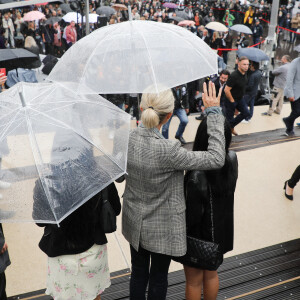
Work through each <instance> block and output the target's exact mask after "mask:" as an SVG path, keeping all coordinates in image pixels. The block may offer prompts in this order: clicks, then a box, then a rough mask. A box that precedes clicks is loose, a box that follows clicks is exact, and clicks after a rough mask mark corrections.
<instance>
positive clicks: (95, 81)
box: [47, 21, 218, 94]
mask: <svg viewBox="0 0 300 300" xmlns="http://www.w3.org/2000/svg"><path fill="white" fill-rule="evenodd" d="M217 72H218V68H217V55H216V54H215V53H214V52H213V50H212V49H211V48H210V47H209V46H208V45H207V44H206V43H205V42H203V41H202V40H201V39H199V38H198V37H197V36H196V35H195V34H193V33H191V32H190V31H188V30H186V29H183V28H181V27H179V26H176V25H173V24H165V23H157V22H152V21H128V22H122V23H119V24H115V25H109V26H105V27H102V28H100V29H98V30H95V31H94V32H93V33H91V34H89V35H88V36H86V37H84V38H83V39H81V40H80V41H78V42H77V43H75V44H74V45H73V46H72V47H71V48H70V49H69V50H68V51H67V52H66V53H65V54H64V55H63V56H62V58H61V59H60V61H59V62H58V63H57V64H56V65H55V67H54V68H53V70H52V72H51V73H50V74H49V76H48V78H47V80H50V81H56V82H63V84H64V85H66V86H69V87H70V88H72V89H73V90H77V91H78V92H80V93H95V92H97V93H102V94H110V93H114V94H122V93H143V92H145V90H146V89H147V91H148V92H159V91H162V90H164V89H167V88H171V87H174V86H177V85H180V84H183V83H187V82H190V81H193V80H196V79H199V78H203V77H205V76H208V75H211V74H216V73H217Z"/></svg>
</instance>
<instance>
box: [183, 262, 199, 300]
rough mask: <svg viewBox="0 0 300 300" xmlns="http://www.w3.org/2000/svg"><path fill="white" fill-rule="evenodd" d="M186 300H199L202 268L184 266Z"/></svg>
mask: <svg viewBox="0 0 300 300" xmlns="http://www.w3.org/2000/svg"><path fill="white" fill-rule="evenodd" d="M184 273H185V278H186V283H185V298H186V300H201V290H202V283H203V270H201V269H196V268H192V267H188V266H184Z"/></svg>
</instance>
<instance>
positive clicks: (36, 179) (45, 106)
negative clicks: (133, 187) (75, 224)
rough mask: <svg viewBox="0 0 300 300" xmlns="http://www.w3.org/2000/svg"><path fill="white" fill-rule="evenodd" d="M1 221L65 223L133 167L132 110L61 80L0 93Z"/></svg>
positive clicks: (27, 85)
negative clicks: (129, 149)
mask: <svg viewBox="0 0 300 300" xmlns="http://www.w3.org/2000/svg"><path fill="white" fill-rule="evenodd" d="M0 120H1V121H0V155H1V158H2V163H1V169H0V176H1V181H2V182H3V181H4V182H8V183H10V186H7V189H5V190H1V194H2V199H1V200H0V221H1V222H42V223H59V222H61V221H62V220H63V219H64V218H65V217H67V216H68V215H69V214H70V213H72V212H73V211H74V210H75V209H76V208H78V207H79V206H80V205H82V204H83V203H85V202H86V201H87V200H89V199H90V198H91V197H92V196H94V195H96V194H97V193H98V192H99V191H101V190H102V189H103V188H105V187H106V186H107V185H109V184H110V183H111V182H113V181H114V180H115V179H117V178H119V177H120V176H121V175H123V174H124V173H125V172H126V164H127V144H128V137H129V129H130V116H129V115H128V114H126V113H125V112H123V111H122V110H120V109H119V108H117V107H116V106H115V105H113V104H111V103H110V102H108V101H107V100H105V99H104V98H102V97H100V96H98V95H77V94H75V93H74V92H72V91H70V90H68V89H66V88H64V87H62V86H59V85H56V84H53V83H38V84H37V83H34V84H32V83H24V82H20V83H18V84H16V85H15V86H14V87H12V88H10V89H9V90H7V91H5V92H3V93H1V94H0Z"/></svg>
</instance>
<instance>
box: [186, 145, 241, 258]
mask: <svg viewBox="0 0 300 300" xmlns="http://www.w3.org/2000/svg"><path fill="white" fill-rule="evenodd" d="M237 177H238V162H237V157H236V154H235V152H233V151H229V153H228V154H227V155H226V163H225V165H224V167H223V168H222V169H219V170H212V171H191V172H188V173H187V174H186V176H185V195H186V222H187V235H189V236H193V237H196V238H201V239H204V240H208V241H212V224H211V207H210V192H209V187H208V183H209V185H210V187H211V191H212V203H213V222H214V239H215V242H216V243H218V244H219V245H220V249H221V251H222V252H223V253H226V252H228V251H230V250H232V249H233V206H234V191H235V186H236V181H237Z"/></svg>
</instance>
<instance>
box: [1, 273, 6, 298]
mask: <svg viewBox="0 0 300 300" xmlns="http://www.w3.org/2000/svg"><path fill="white" fill-rule="evenodd" d="M5 287H6V278H5V273H4V272H3V273H0V299H1V300H7V297H6V292H5Z"/></svg>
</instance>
